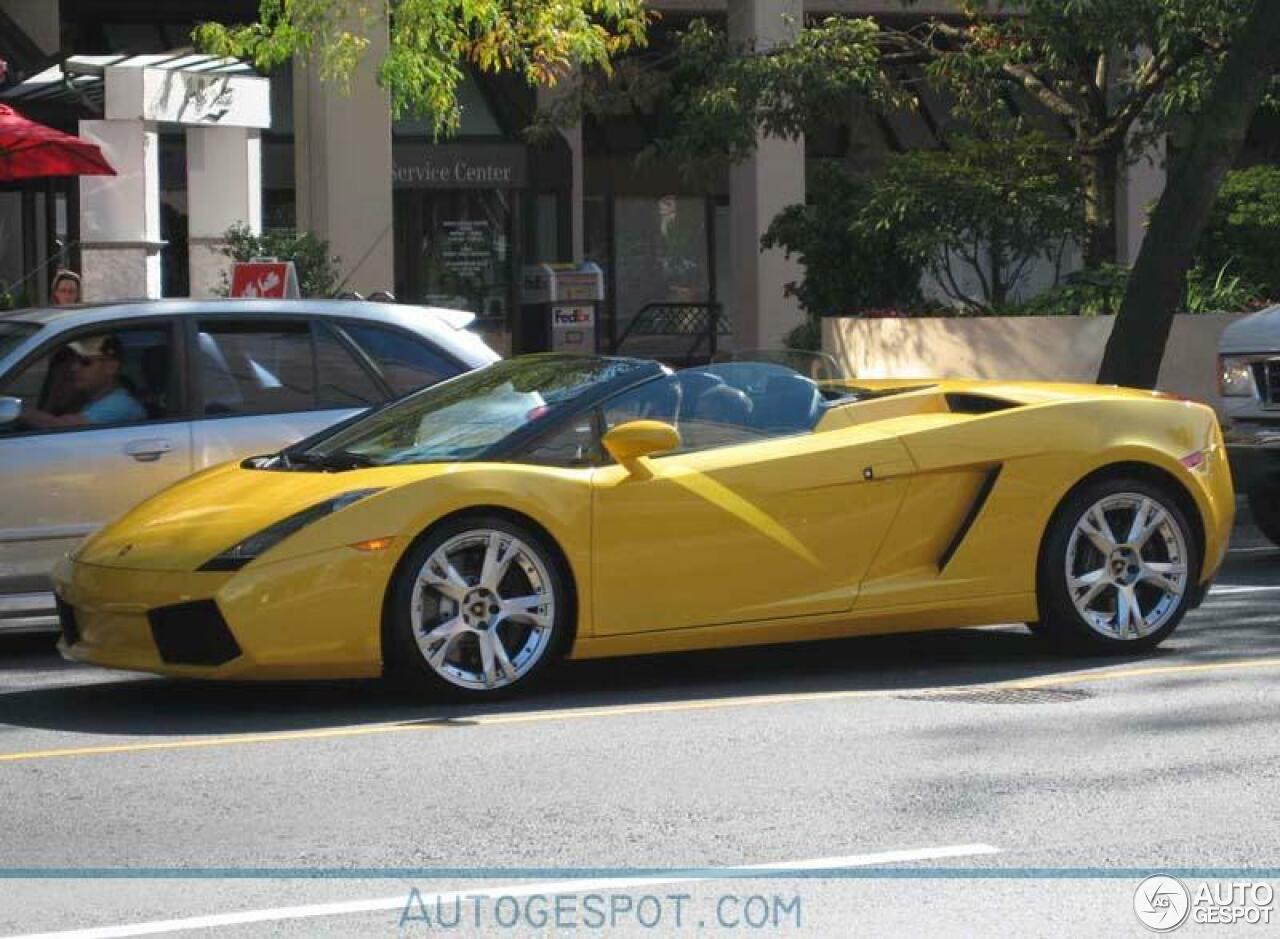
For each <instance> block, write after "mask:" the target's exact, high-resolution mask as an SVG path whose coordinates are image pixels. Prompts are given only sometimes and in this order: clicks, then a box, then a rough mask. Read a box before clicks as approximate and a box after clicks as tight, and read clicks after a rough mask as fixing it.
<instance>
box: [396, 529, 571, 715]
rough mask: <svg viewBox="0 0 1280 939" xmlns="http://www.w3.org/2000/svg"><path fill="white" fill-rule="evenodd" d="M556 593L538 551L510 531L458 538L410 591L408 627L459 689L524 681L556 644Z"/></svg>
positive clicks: (474, 533) (442, 673)
mask: <svg viewBox="0 0 1280 939" xmlns="http://www.w3.org/2000/svg"><path fill="white" fill-rule="evenodd" d="M555 604H556V597H555V590H554V588H553V586H552V579H551V575H550V573H549V571H548V568H547V564H546V562H545V561H544V560H543V559H542V558H541V557H540V556H539V554H538V552H537V551H536V550H534V549H533V548H532V547H530V546H529V545H527V544H525V543H524V542H523V541H521V540H520V539H519V538H516V537H515V536H514V535H512V534H510V533H509V532H505V531H495V530H493V529H487V528H484V529H474V530H471V531H464V532H462V533H460V534H457V535H454V536H453V537H452V538H450V539H449V540H448V541H446V542H444V543H443V544H442V545H440V547H438V548H437V549H436V550H435V551H434V552H432V553H431V555H430V556H429V557H428V558H427V560H426V563H424V564H423V565H422V568H421V569H420V570H419V571H418V576H417V579H416V581H415V582H414V585H413V604H412V607H411V609H410V621H411V623H412V626H413V637H414V639H415V640H416V641H417V644H418V648H419V649H420V650H421V652H422V657H423V659H424V660H425V661H426V663H427V665H428V666H430V668H431V669H432V670H433V671H434V672H435V673H436V674H437V675H439V676H440V677H441V678H443V679H444V680H445V681H448V682H450V683H452V684H454V685H457V686H459V687H461V688H468V689H472V690H478V691H491V690H493V689H496V688H503V687H506V686H507V685H511V684H514V683H515V682H517V681H519V680H520V679H521V678H522V677H524V675H525V674H526V673H528V672H529V670H530V669H532V668H533V667H534V665H536V664H537V662H538V660H539V659H541V658H542V656H543V654H544V653H545V652H546V651H547V648H548V647H549V646H550V645H551V639H552V632H553V627H554V624H555V612H556V610H555Z"/></svg>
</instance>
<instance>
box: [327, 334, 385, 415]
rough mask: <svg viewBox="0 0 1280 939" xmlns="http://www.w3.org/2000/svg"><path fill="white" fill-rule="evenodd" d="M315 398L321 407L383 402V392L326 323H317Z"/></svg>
mask: <svg viewBox="0 0 1280 939" xmlns="http://www.w3.org/2000/svg"><path fill="white" fill-rule="evenodd" d="M316 368H317V370H318V372H319V388H318V389H317V396H318V398H319V402H320V407H322V408H325V407H330V408H365V407H368V406H369V405H371V404H378V403H380V402H382V401H384V400H386V397H387V395H386V393H385V392H384V391H383V390H382V389H381V388H379V387H378V383H377V382H376V381H375V380H374V378H373V376H372V375H370V374H369V371H368V369H366V368H365V366H364V365H362V364H361V363H360V362H359V361H357V360H356V358H355V356H353V355H352V354H351V352H350V350H349V349H348V348H347V347H346V346H345V345H344V344H343V342H342V340H341V339H339V338H338V336H337V335H336V334H335V333H334V331H333V330H332V329H331V328H330V327H329V326H328V325H327V324H325V323H320V322H317V323H316Z"/></svg>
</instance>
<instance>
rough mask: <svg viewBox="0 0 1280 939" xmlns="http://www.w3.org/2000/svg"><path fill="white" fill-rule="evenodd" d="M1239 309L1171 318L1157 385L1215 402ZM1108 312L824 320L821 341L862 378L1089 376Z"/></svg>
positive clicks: (1105, 335) (1097, 360)
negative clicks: (1223, 353) (1221, 357)
mask: <svg viewBox="0 0 1280 939" xmlns="http://www.w3.org/2000/svg"><path fill="white" fill-rule="evenodd" d="M1242 315H1243V314H1234V313H1231V314H1216V315H1195V316H1191V315H1186V316H1176V317H1174V323H1173V331H1172V333H1171V334H1170V336H1169V344H1168V346H1167V347H1166V348H1165V354H1164V360H1163V362H1162V364H1161V366H1160V380H1159V387H1160V388H1161V389H1162V390H1164V391H1169V392H1173V393H1175V394H1182V395H1186V396H1187V397H1190V398H1195V399H1196V400H1198V401H1204V402H1206V403H1209V404H1214V405H1215V406H1216V405H1217V404H1218V365H1217V355H1218V337H1219V336H1220V335H1221V334H1222V331H1223V330H1224V329H1226V328H1227V326H1228V325H1229V324H1230V323H1233V322H1235V321H1236V320H1237V319H1239V318H1240V317H1241V316H1242ZM1114 322H1115V318H1114V317H1111V316H980V317H956V318H936V319H935V318H921V319H860V318H856V317H833V318H829V319H825V320H823V329H822V347H823V349H824V351H826V352H827V353H829V354H831V355H832V356H834V357H835V358H836V360H837V361H839V362H840V363H841V364H842V365H843V366H844V367H845V368H846V369H848V370H849V373H850V374H853V375H857V376H860V377H863V378H995V379H1034V380H1045V381H1081V382H1092V381H1093V380H1094V378H1095V377H1096V376H1097V374H1098V366H1099V365H1100V364H1101V362H1102V353H1103V350H1104V349H1105V348H1106V344H1107V339H1108V337H1109V336H1110V335H1111V326H1112V324H1113V323H1114Z"/></svg>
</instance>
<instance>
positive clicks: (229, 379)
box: [196, 320, 316, 416]
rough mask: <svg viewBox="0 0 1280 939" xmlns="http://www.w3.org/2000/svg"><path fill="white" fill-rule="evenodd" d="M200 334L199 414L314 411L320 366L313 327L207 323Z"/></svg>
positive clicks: (289, 323)
mask: <svg viewBox="0 0 1280 939" xmlns="http://www.w3.org/2000/svg"><path fill="white" fill-rule="evenodd" d="M198 329H199V332H198V335H197V338H196V344H197V348H198V352H197V356H198V362H199V365H198V369H199V374H200V386H199V387H200V403H199V413H201V414H205V415H208V416H215V415H221V416H234V415H238V414H280V413H286V412H289V411H311V410H314V409H315V407H316V388H315V374H316V362H315V353H314V350H313V348H312V343H311V325H310V324H309V323H307V322H305V321H284V322H281V321H272V322H265V321H259V322H254V321H241V320H231V321H228V320H203V321H201V322H200V324H199V327H198Z"/></svg>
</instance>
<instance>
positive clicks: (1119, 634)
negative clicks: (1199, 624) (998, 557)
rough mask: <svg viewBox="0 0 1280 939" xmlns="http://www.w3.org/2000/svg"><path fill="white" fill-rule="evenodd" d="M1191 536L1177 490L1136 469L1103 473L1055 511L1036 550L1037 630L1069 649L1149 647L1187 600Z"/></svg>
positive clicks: (1173, 624)
mask: <svg viewBox="0 0 1280 939" xmlns="http://www.w3.org/2000/svg"><path fill="white" fill-rule="evenodd" d="M1199 569H1200V558H1199V545H1198V543H1197V541H1196V537H1195V533H1194V531H1193V530H1192V527H1191V525H1190V523H1189V521H1188V519H1187V517H1186V514H1185V513H1184V512H1183V511H1182V509H1181V508H1180V507H1179V505H1178V503H1177V500H1175V499H1173V498H1172V497H1171V496H1170V494H1169V492H1168V491H1167V490H1166V489H1165V488H1163V487H1161V486H1158V485H1153V484H1152V483H1150V482H1148V481H1147V480H1144V479H1136V478H1115V479H1104V480H1099V481H1098V482H1094V483H1091V484H1089V485H1087V486H1084V487H1082V488H1081V489H1079V490H1077V491H1076V492H1075V493H1073V494H1072V495H1071V496H1070V497H1069V498H1068V499H1067V500H1066V502H1065V503H1064V504H1063V505H1062V506H1061V507H1060V508H1059V510H1058V512H1057V513H1056V514H1055V516H1054V518H1053V521H1052V522H1051V523H1050V528H1049V531H1048V534H1047V539H1046V542H1045V548H1044V551H1043V553H1042V555H1041V564H1040V577H1039V582H1040V596H1039V606H1040V622H1039V623H1038V624H1037V627H1036V630H1035V631H1036V633H1037V634H1038V635H1041V636H1043V637H1045V638H1046V639H1049V640H1050V641H1052V642H1054V643H1055V644H1057V645H1059V646H1062V647H1065V648H1067V649H1069V650H1071V651H1077V652H1101V653H1108V652H1111V653H1125V652H1139V651H1142V650H1144V649H1150V648H1153V647H1155V646H1156V645H1158V644H1159V643H1160V642H1162V641H1163V640H1164V639H1165V638H1166V637H1168V635H1169V634H1170V633H1172V632H1173V631H1174V629H1176V628H1177V626H1178V623H1179V622H1180V621H1181V620H1182V617H1183V615H1184V614H1185V613H1186V611H1187V607H1188V605H1189V604H1190V601H1191V598H1192V595H1193V592H1194V587H1195V585H1196V577H1197V572H1198V571H1199Z"/></svg>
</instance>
